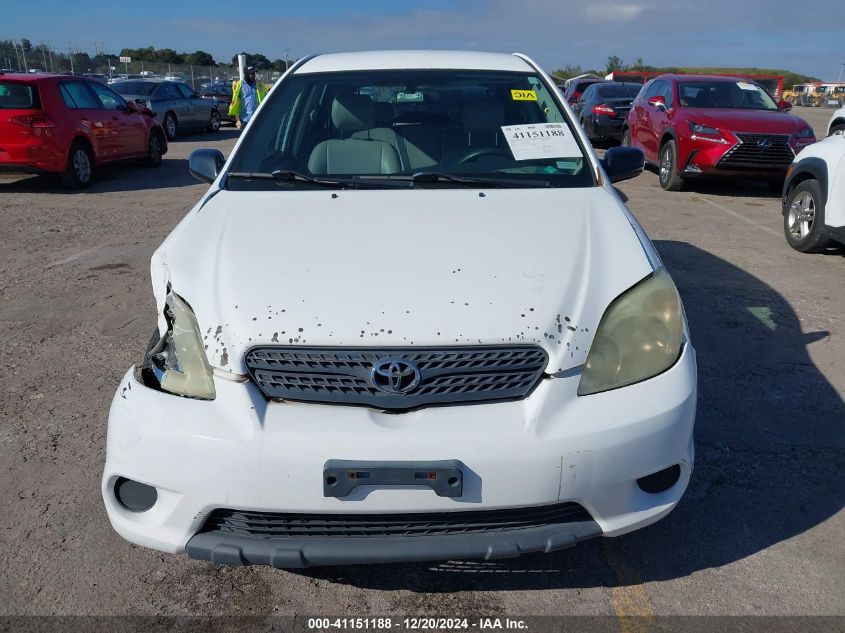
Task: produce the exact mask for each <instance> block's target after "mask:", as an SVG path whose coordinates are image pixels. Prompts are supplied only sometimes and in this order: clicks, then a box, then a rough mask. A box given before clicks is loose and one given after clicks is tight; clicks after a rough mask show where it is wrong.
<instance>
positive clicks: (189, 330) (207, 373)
mask: <svg viewBox="0 0 845 633" xmlns="http://www.w3.org/2000/svg"><path fill="white" fill-rule="evenodd" d="M164 316H165V318H166V320H167V324H168V326H169V327H168V330H167V333H166V334H165V335H164V336H163V337H162V338H161V339H160V340H159V342H158V344H157V345H156V346H155V347H153V348H152V349H151V350H150V352H149V353H148V363H149V366H150V368H151V369H152V371H153V373H154V374H155V376H156V378H157V379H158V382H159V385H160V386H161V388H162V390H164V391H169V392H170V393H175V394H178V395H180V396H189V397H191V398H202V399H204V400H213V399H214V397H215V395H216V393H215V390H214V379H213V378H212V369H211V366H210V365H209V364H208V359H207V358H206V356H205V349H204V348H203V344H202V336H201V335H200V330H199V325H198V324H197V318H196V317H195V316H194V313H193V311H192V310H191V307H190V306H189V305H188V304H187V303H186V302H185V300H184V299H182V297H180V296H179V295H177V294H176V293H175V292H170V293H168V295H167V299H166V301H165V307H164Z"/></svg>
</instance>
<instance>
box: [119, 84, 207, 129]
mask: <svg viewBox="0 0 845 633" xmlns="http://www.w3.org/2000/svg"><path fill="white" fill-rule="evenodd" d="M111 87H112V89H114V90H116V91H117V92H118V93H119V94H120V95H121V96H122V97H123V98H125V99H128V100H133V101H137V102H138V103H140V104H142V105H145V106H146V107H148V108H149V109H150V110H152V111H153V112H155V118H156V121H158V122H159V123H160V124H161V126H162V127H163V128H164V132H165V134H167V139H168V140H170V141H172V140H173V139H175V138H176V136H177V135H178V134H181V133H182V132H186V131H188V130H194V131H210V132H216V131H217V130H219V129H220V111H219V110H218V107H217V102H216V101H215V100H213V99H203V98H202V97H200V96H199V95H198V94H197V93H196V92H194V91H193V89H192V88H191V87H190V86H189V85H188V84H186V83H183V82H181V81H172V80H165V79H130V80H127V81H119V82H117V83H114V84H112V86H111Z"/></svg>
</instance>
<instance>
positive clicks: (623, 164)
mask: <svg viewBox="0 0 845 633" xmlns="http://www.w3.org/2000/svg"><path fill="white" fill-rule="evenodd" d="M601 166H602V167H603V168H604V171H605V173H606V174H607V177H608V178H610V182H619V181H621V180H628V179H629V178H635V177H637V176H639V175H640V174H641V173H642V172H643V169H644V168H645V156H643V153H642V151H641V150H638V149H637V148H636V147H611V148H610V149H609V150H607V152H605V154H604V158H602V159H601Z"/></svg>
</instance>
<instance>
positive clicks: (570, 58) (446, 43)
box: [0, 0, 845, 81]
mask: <svg viewBox="0 0 845 633" xmlns="http://www.w3.org/2000/svg"><path fill="white" fill-rule="evenodd" d="M3 5H4V6H3V10H2V20H0V39H7V38H9V39H17V38H20V37H26V38H28V39H29V40H30V41H32V42H33V43H38V42H40V41H45V42H49V43H50V44H51V45H52V46H53V47H54V48H59V47H67V46H68V43H69V42H70V43H72V44H73V45H74V46H77V47H78V48H79V49H80V50H86V51H87V52H90V53H93V52H94V47H95V45H96V46H97V47H100V46H102V47H103V48H104V49H105V50H106V51H110V52H115V53H117V52H119V51H120V49H121V48H138V47H141V46H154V47H156V48H173V49H175V50H177V51H178V52H183V51H185V52H192V51H195V50H204V51H207V52H209V53H211V54H212V55H213V56H214V57H215V59H217V60H218V61H221V60H226V61H229V60H231V57H232V55H234V54H236V53H238V52H241V51H247V52H250V53H263V54H264V55H266V56H267V57H269V58H270V59H277V58H279V59H281V58H284V56H285V49H289V51H290V52H289V55H290V58H291V59H295V58H298V57H302V56H304V55H307V54H311V53H321V52H325V53H328V52H338V51H353V50H374V49H402V48H410V49H419V48H449V49H471V50H483V51H498V52H515V51H519V52H523V53H526V54H528V55H529V56H531V57H532V58H534V59H535V60H536V61H537V62H538V63H539V64H540V65H541V66H542V67H543V68H545V69H546V70H547V71H549V72H551V71H552V70H555V69H557V68H562V67H563V66H565V65H567V64H573V65H580V66H582V67H583V68H585V69H586V68H591V67H595V68H603V67H604V65H605V62H606V60H607V57H608V56H609V55H617V56H619V57H621V58H622V59H623V60H624V61H625V62H631V61H633V60H634V59H635V58H637V57H642V58H643V60H644V61H645V63H647V64H650V65H652V66H735V67H745V66H756V67H761V68H782V69H788V70H793V71H795V72H800V73H804V74H808V75H813V76H816V77H820V78H822V79H825V80H829V81H831V80H832V81H835V80H837V78H838V77H839V75H840V72H842V75H843V80H845V72H843V70H842V68H843V64H845V31H843V24H845V3H843V2H842V0H800V1H796V0H580V1H575V2H573V1H570V0H454V1H452V2H447V1H446V0H428V1H426V2H411V1H409V0H404V1H403V0H392V1H387V0H369V1H368V0H359V2H350V1H349V0H346V1H340V0H316V1H315V0H312V1H310V2H288V1H286V0H273V1H271V0H237V1H232V0H229V1H228V2H227V1H225V0H203V1H202V2H193V1H190V0H188V1H176V0H144V1H143V2H133V1H131V0H130V1H128V2H108V3H106V2H96V1H92V2H88V3H87V4H86V5H82V3H77V2H67V0H40V1H39V2H38V3H37V10H33V8H32V7H33V5H32V3H31V2H24V1H23V0H3ZM95 43H96V44H95Z"/></svg>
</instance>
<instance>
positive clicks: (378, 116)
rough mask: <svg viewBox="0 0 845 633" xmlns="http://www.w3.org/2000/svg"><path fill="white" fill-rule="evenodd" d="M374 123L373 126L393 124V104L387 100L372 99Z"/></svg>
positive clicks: (389, 125)
mask: <svg viewBox="0 0 845 633" xmlns="http://www.w3.org/2000/svg"><path fill="white" fill-rule="evenodd" d="M373 107H374V108H375V125H374V126H373V127H391V126H392V125H393V106H392V105H390V104H389V103H388V102H387V101H374V102H373Z"/></svg>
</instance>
